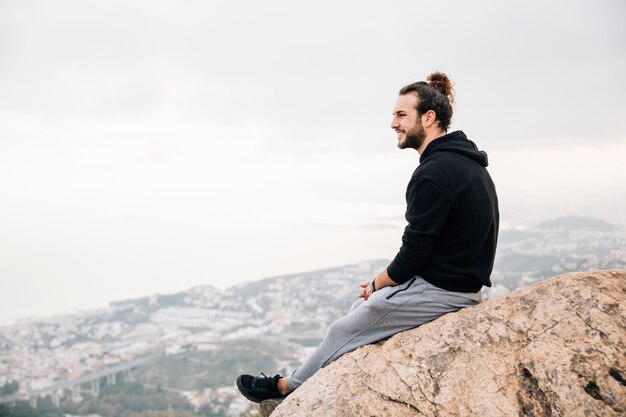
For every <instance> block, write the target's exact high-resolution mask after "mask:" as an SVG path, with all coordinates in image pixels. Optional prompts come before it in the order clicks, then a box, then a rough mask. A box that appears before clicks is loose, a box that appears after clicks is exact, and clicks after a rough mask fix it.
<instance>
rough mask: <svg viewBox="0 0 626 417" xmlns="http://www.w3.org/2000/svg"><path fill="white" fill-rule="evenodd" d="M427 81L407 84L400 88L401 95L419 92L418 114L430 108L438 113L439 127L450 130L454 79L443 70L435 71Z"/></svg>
mask: <svg viewBox="0 0 626 417" xmlns="http://www.w3.org/2000/svg"><path fill="white" fill-rule="evenodd" d="M426 80H427V81H428V82H426V81H418V82H415V83H413V84H409V85H406V86H404V87H402V88H401V89H400V93H399V94H400V95H401V96H403V95H405V94H409V93H415V94H417V115H418V116H421V115H422V114H424V113H426V112H427V111H428V110H432V111H434V112H435V114H436V115H437V120H438V121H439V127H440V128H441V129H443V130H444V131H446V132H447V131H448V128H449V127H450V121H451V120H452V103H454V90H453V89H452V85H453V84H452V81H450V79H449V78H448V76H447V75H446V74H444V73H443V72H439V71H435V72H433V73H432V74H430V75H429V76H428V77H427V78H426Z"/></svg>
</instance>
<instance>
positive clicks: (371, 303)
mask: <svg viewBox="0 0 626 417" xmlns="http://www.w3.org/2000/svg"><path fill="white" fill-rule="evenodd" d="M480 299H481V292H480V291H479V292H477V293H463V292H451V291H446V290H443V289H441V288H438V287H436V286H434V285H432V284H429V283H428V282H426V281H424V279H423V278H421V277H419V276H415V277H413V278H411V279H410V280H409V281H408V282H405V283H403V284H400V285H396V286H393V287H385V288H382V289H381V290H379V291H376V292H374V293H373V294H372V296H371V297H370V298H369V299H368V300H367V301H364V300H363V299H362V298H359V299H358V300H357V301H356V302H355V303H354V304H353V305H352V308H351V309H350V312H349V313H348V314H346V315H345V316H343V317H341V318H340V319H339V320H337V321H335V322H334V323H333V324H332V325H331V326H330V328H329V329H328V334H327V335H326V337H325V338H324V339H323V340H322V342H321V343H320V344H319V346H318V347H317V349H316V350H315V352H313V354H312V355H311V356H309V358H308V359H306V360H305V361H304V363H303V364H302V365H300V366H299V367H298V368H297V369H296V370H295V371H293V372H292V373H291V375H289V376H288V377H287V385H289V388H291V389H292V390H294V389H296V388H298V387H299V386H300V385H302V384H303V383H304V381H306V380H307V379H309V378H310V377H311V376H313V374H315V373H316V372H317V371H318V370H319V369H321V368H323V367H325V366H326V365H328V364H329V363H331V362H332V361H334V360H335V359H337V358H339V357H340V356H341V355H343V354H344V353H347V352H350V351H352V350H354V349H356V348H358V347H360V346H363V345H367V344H370V343H374V342H377V341H379V340H381V339H384V338H386V337H389V336H392V335H394V334H396V333H399V332H402V331H404V330H408V329H412V328H414V327H417V326H419V325H421V324H424V323H427V322H429V321H432V320H434V319H436V318H437V317H439V316H442V315H444V314H446V313H449V312H451V311H456V310H458V309H460V308H463V307H468V306H471V305H474V304H478V303H479V302H480Z"/></svg>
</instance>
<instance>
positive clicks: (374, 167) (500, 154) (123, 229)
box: [0, 0, 626, 320]
mask: <svg viewBox="0 0 626 417" xmlns="http://www.w3.org/2000/svg"><path fill="white" fill-rule="evenodd" d="M624 16H626V3H624V2H623V1H620V0H615V1H600V2H594V3H591V2H584V1H553V2H541V1H524V2H498V1H478V2H463V1H440V2H421V1H397V2H387V3H385V4H382V3H380V4H379V3H374V2H372V4H370V3H368V2H356V1H346V2H337V1H333V2H327V1H317V2H309V3H305V4H303V3H301V2H289V1H278V2H277V1H264V2H252V1H246V2H227V1H209V2H205V1H186V2H174V1H145V0H135V1H133V0H127V1H111V0H107V1H88V2H87V1H66V0H59V1H55V2H47V1H23V0H22V1H17V0H4V1H2V2H0V192H1V195H2V200H1V203H0V320H7V319H15V318H20V317H26V316H34V315H35V316H36V315H47V314H54V313H60V312H63V311H67V310H73V309H84V308H96V307H102V306H106V305H107V303H108V302H109V301H111V300H119V299H124V298H131V297H139V296H145V295H149V294H152V293H156V292H159V293H167V292H174V291H180V290H184V289H187V288H189V287H192V286H196V285H213V286H216V287H227V286H231V285H234V284H236V283H239V282H243V281H250V280H256V279H260V278H264V277H268V276H273V275H279V274H286V273H293V272H301V271H308V270H313V269H318V268H324V267H330V266H338V265H344V264H347V263H350V262H358V261H361V260H364V259H373V258H376V259H378V258H387V259H391V258H392V257H393V256H394V255H395V253H396V251H397V249H398V247H399V246H400V243H401V242H400V237H401V233H402V228H403V227H404V220H403V212H404V192H405V187H406V184H407V182H408V179H409V177H410V175H411V173H412V172H413V170H414V168H415V167H416V165H417V162H418V154H417V153H416V152H415V151H413V150H405V151H400V150H398V149H397V148H396V138H395V134H394V133H393V131H392V130H391V129H390V128H389V124H390V121H391V112H392V108H393V104H394V102H395V98H396V96H397V91H398V89H399V88H400V87H402V86H403V85H404V84H407V83H410V82H413V81H417V80H423V79H425V77H426V76H427V75H428V74H429V73H430V72H432V71H434V70H441V71H444V72H446V73H447V74H448V75H449V76H450V78H451V79H452V80H453V81H454V82H455V83H456V91H457V103H456V106H455V115H454V118H453V125H452V128H451V130H457V129H460V130H463V131H464V132H466V133H467V135H468V136H469V137H470V138H471V139H473V140H474V141H475V142H476V143H477V144H478V146H479V148H480V149H484V150H486V151H487V152H488V153H489V157H490V161H491V164H490V168H489V169H490V172H491V174H492V176H493V178H494V181H495V183H496V186H497V189H498V192H499V197H500V204H501V212H502V219H503V226H504V227H507V226H509V225H520V224H532V223H533V222H536V221H540V220H544V219H548V218H554V217H558V216H560V215H585V216H593V217H598V218H601V219H604V220H607V221H610V222H613V223H616V224H621V225H626V214H625V213H626V203H625V201H626V199H625V197H626V182H625V181H624V178H626V168H625V164H624V161H623V160H624V155H626V141H625V138H626V99H625V98H624V97H625V94H624V93H626V88H625V87H626V81H625V79H624V74H626V56H625V53H624V51H626V25H625V24H624ZM317 285H324V283H319V282H318V283H312V284H311V290H312V291H314V288H315V286H317Z"/></svg>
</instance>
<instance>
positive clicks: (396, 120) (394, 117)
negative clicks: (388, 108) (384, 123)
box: [391, 116, 400, 129]
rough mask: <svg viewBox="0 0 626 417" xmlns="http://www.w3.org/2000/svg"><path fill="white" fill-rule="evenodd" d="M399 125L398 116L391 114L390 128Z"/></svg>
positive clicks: (395, 127)
mask: <svg viewBox="0 0 626 417" xmlns="http://www.w3.org/2000/svg"><path fill="white" fill-rule="evenodd" d="M399 127H400V123H399V122H398V118H397V117H396V116H393V119H391V128H392V129H397V128H399Z"/></svg>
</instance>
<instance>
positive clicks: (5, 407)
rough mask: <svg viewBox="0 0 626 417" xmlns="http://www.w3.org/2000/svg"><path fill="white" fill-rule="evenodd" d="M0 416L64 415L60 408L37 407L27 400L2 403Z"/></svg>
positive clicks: (48, 416) (52, 416) (39, 416)
mask: <svg viewBox="0 0 626 417" xmlns="http://www.w3.org/2000/svg"><path fill="white" fill-rule="evenodd" d="M0 417H63V413H62V412H61V411H59V410H49V409H41V410H40V409H35V408H33V407H31V406H30V404H29V403H28V402H27V401H18V402H17V403H16V404H15V405H9V404H0Z"/></svg>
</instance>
